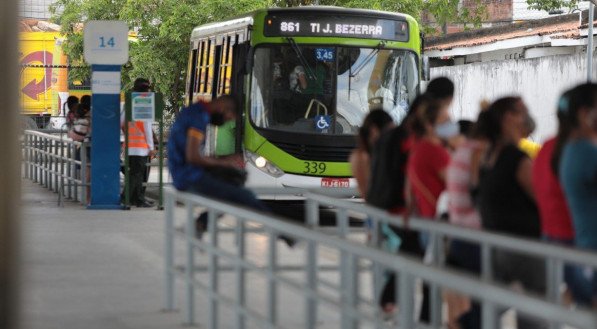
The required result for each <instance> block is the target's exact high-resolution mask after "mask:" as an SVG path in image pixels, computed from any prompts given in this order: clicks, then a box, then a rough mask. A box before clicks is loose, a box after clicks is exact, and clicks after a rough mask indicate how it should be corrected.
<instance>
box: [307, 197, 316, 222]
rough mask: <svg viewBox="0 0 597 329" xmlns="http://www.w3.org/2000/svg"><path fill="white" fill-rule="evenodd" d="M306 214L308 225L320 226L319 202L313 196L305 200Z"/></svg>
mask: <svg viewBox="0 0 597 329" xmlns="http://www.w3.org/2000/svg"><path fill="white" fill-rule="evenodd" d="M305 215H306V216H307V218H306V220H307V225H309V226H310V227H312V228H315V227H317V226H319V203H318V202H317V201H316V200H313V199H311V198H307V199H306V200H305Z"/></svg>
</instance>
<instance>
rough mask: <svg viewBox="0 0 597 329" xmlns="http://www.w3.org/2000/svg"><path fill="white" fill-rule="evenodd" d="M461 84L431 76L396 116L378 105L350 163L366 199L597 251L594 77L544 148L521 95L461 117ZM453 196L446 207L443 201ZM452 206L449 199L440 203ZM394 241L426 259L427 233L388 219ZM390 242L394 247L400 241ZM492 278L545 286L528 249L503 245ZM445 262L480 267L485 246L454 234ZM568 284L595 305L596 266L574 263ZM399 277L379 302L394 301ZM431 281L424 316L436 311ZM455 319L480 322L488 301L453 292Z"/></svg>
mask: <svg viewBox="0 0 597 329" xmlns="http://www.w3.org/2000/svg"><path fill="white" fill-rule="evenodd" d="M453 93H454V84H453V83H452V81H450V80H449V79H447V78H438V79H435V80H433V81H431V82H430V83H429V85H428V88H427V90H426V92H425V93H423V94H422V95H420V96H418V98H417V99H416V100H415V101H414V102H413V104H411V107H410V111H409V112H408V115H407V116H406V118H405V119H404V120H403V121H402V122H401V123H400V125H395V124H394V123H393V122H392V121H391V120H390V119H389V118H388V116H387V114H385V112H383V111H382V110H374V111H371V112H370V113H369V114H368V116H367V117H366V118H365V120H364V122H363V125H362V126H361V128H360V134H359V136H358V146H357V148H356V149H355V150H354V151H353V153H352V155H351V157H350V162H351V165H352V168H353V173H354V177H355V178H356V180H357V182H358V184H359V189H360V191H361V193H362V195H363V196H364V197H365V200H366V201H367V202H368V203H369V204H371V205H374V206H377V207H381V208H383V209H386V210H388V211H389V212H391V213H394V214H400V215H402V216H404V218H405V220H406V221H407V222H408V219H409V218H412V217H413V216H415V217H420V218H425V219H430V220H448V221H449V222H450V223H452V224H454V225H458V226H462V227H467V228H470V229H477V230H486V231H493V232H499V233H505V234H510V235H515V236H519V237H525V238H532V239H543V240H545V241H551V242H553V243H560V244H565V245H570V246H576V247H578V248H583V249H591V250H596V249H597V85H595V84H583V85H580V86H577V87H575V88H573V89H571V90H569V91H567V92H565V93H564V94H563V95H562V97H561V99H560V101H559V104H558V106H557V117H558V121H559V129H558V133H557V135H556V136H555V137H553V138H551V139H549V140H548V141H546V142H545V144H544V145H543V146H542V147H540V150H539V147H537V146H536V144H534V143H532V142H530V141H529V140H528V139H526V138H527V137H528V136H529V135H530V134H531V133H532V130H533V129H534V126H535V124H534V121H533V119H532V118H531V116H530V114H529V111H528V109H527V106H526V105H525V103H524V101H523V100H522V99H521V98H520V97H516V96H509V97H503V98H500V99H498V100H496V101H494V102H493V103H491V104H489V103H487V102H483V103H482V104H480V112H479V113H480V114H479V116H478V119H477V121H476V122H470V121H460V122H454V121H452V120H451V118H450V112H449V108H450V105H451V101H452V98H453ZM443 199H446V200H447V207H445V206H442V204H443V202H442V201H441V200H443ZM443 208H447V209H445V210H442V209H443ZM382 232H383V233H384V235H385V239H386V240H387V241H393V242H392V243H385V245H386V246H388V245H390V246H393V249H394V250H400V251H402V252H406V253H410V254H411V255H414V256H417V257H423V255H424V252H425V248H426V247H427V245H428V244H429V242H428V240H429V238H428V237H427V236H426V234H424V233H418V232H414V231H410V230H408V229H404V228H403V229H400V228H397V227H386V228H383V229H382ZM392 251H393V250H392ZM492 261H493V264H492V265H493V266H492V268H493V269H494V273H493V277H494V278H495V279H496V280H498V281H501V282H503V283H506V284H509V283H514V282H516V283H518V284H521V285H522V286H523V287H524V289H525V290H526V291H529V292H534V293H538V294H545V291H546V282H545V263H544V261H542V260H540V259H538V258H534V257H531V256H527V255H522V254H518V253H513V252H507V251H499V250H497V251H495V252H494V255H493V257H492ZM447 263H448V264H449V265H451V266H453V267H456V268H458V269H460V270H464V271H468V272H470V273H473V274H479V273H480V270H481V269H480V267H481V266H480V247H479V246H478V245H476V244H473V243H470V242H466V241H457V240H453V241H450V245H449V248H448V254H447ZM564 274H565V278H564V279H565V282H566V284H567V287H568V294H569V295H570V296H571V298H572V300H573V302H575V303H577V304H579V305H583V306H587V307H597V275H593V274H592V273H591V271H587V270H586V269H585V268H580V267H575V266H573V265H570V264H567V265H566V267H565V273H564ZM393 280H394V278H392V277H389V279H388V280H387V284H386V286H385V289H384V291H383V293H382V296H381V299H380V304H381V307H382V308H383V309H384V310H385V311H386V312H391V311H392V310H393V308H394V302H395V296H394V291H395V290H394V287H393V285H394V282H393ZM428 295H429V293H428V288H427V287H426V286H424V287H423V308H422V312H421V321H422V322H425V321H427V320H428V317H429V311H428V309H429V307H428V300H429V298H428V297H429V296H428ZM445 298H446V301H447V302H448V305H449V306H451V308H452V309H453V310H454V312H449V316H448V320H449V326H450V327H452V328H463V329H464V328H479V327H480V318H481V307H480V305H479V304H478V303H476V302H475V301H472V302H471V303H467V300H466V298H465V297H463V296H458V295H456V294H452V295H449V294H446V295H445ZM517 322H518V328H544V327H545V326H546V324H545V323H543V322H542V321H541V320H540V319H535V318H527V317H526V316H524V315H519V316H518V317H517Z"/></svg>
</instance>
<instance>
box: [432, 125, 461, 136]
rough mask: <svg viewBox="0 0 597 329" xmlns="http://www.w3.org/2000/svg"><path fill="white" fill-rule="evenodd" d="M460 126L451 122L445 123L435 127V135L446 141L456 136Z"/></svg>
mask: <svg viewBox="0 0 597 329" xmlns="http://www.w3.org/2000/svg"><path fill="white" fill-rule="evenodd" d="M459 132H460V126H459V125H458V123H456V122H453V121H446V122H444V123H440V124H439V125H437V126H435V134H436V135H437V136H438V137H439V138H442V139H447V138H450V137H454V136H456V135H458V133H459Z"/></svg>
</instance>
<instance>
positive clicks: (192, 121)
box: [168, 103, 209, 190]
mask: <svg viewBox="0 0 597 329" xmlns="http://www.w3.org/2000/svg"><path fill="white" fill-rule="evenodd" d="M208 124H209V113H208V112H207V108H206V107H205V105H203V104H200V103H197V104H193V105H191V106H189V107H187V108H184V109H183V110H182V111H180V113H178V117H177V118H176V120H175V121H174V124H173V125H172V128H171V130H170V137H169V139H168V167H169V169H170V174H171V175H172V180H173V183H174V187H176V188H177V189H179V190H186V189H188V188H189V187H190V186H192V185H194V184H197V182H199V180H200V179H201V177H202V176H203V171H204V170H203V168H201V167H199V166H195V165H192V164H189V163H187V161H186V150H187V133H188V131H189V130H190V129H193V130H195V131H197V132H199V133H202V134H203V135H204V136H205V131H206V129H207V125H208Z"/></svg>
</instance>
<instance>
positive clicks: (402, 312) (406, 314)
mask: <svg viewBox="0 0 597 329" xmlns="http://www.w3.org/2000/svg"><path fill="white" fill-rule="evenodd" d="M394 275H395V278H396V279H395V280H396V281H395V282H396V285H395V288H396V289H395V290H398V291H396V296H400V304H399V305H400V309H399V312H397V313H396V320H397V321H399V324H400V326H399V327H400V328H402V329H412V328H414V327H415V314H414V313H415V310H414V300H413V298H414V294H415V291H414V280H413V278H412V277H411V275H410V274H408V273H406V272H405V273H398V272H397V271H396V272H395V273H394Z"/></svg>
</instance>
